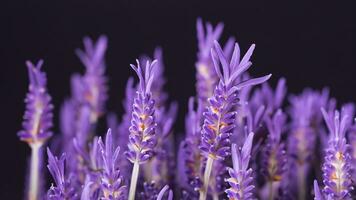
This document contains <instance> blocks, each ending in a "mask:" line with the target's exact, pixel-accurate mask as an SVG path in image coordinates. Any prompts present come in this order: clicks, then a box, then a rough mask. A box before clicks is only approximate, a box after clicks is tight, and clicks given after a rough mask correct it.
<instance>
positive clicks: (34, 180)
mask: <svg viewBox="0 0 356 200" xmlns="http://www.w3.org/2000/svg"><path fill="white" fill-rule="evenodd" d="M41 146H42V144H41V143H38V142H35V143H33V144H31V145H30V147H31V166H30V182H29V190H28V199H29V200H37V199H39V194H38V193H39V185H40V184H39V181H40V180H39V179H40V178H39V170H40V158H39V156H40V155H39V153H40V148H41Z"/></svg>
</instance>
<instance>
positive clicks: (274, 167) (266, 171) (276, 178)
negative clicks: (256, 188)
mask: <svg viewBox="0 0 356 200" xmlns="http://www.w3.org/2000/svg"><path fill="white" fill-rule="evenodd" d="M265 123H266V126H267V129H268V132H269V134H268V137H267V141H266V143H265V144H264V147H263V149H262V158H261V160H262V163H261V167H262V169H261V172H262V174H263V175H264V176H265V178H266V184H265V187H268V188H269V190H268V196H269V197H268V198H269V199H274V198H276V197H279V198H286V196H287V195H288V191H287V188H286V187H287V185H288V182H287V180H286V175H287V173H286V172H287V161H288V158H287V153H286V150H285V145H284V143H283V142H282V140H281V139H282V133H283V132H284V129H285V128H286V126H285V123H286V115H285V114H284V113H283V112H282V111H281V110H280V109H279V110H277V111H276V113H275V114H274V115H273V116H267V117H266V118H265ZM264 195H267V194H263V196H264Z"/></svg>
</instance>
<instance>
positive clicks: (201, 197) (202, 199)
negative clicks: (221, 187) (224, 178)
mask: <svg viewBox="0 0 356 200" xmlns="http://www.w3.org/2000/svg"><path fill="white" fill-rule="evenodd" d="M213 163H214V159H213V158H211V157H208V160H207V161H206V167H205V172H204V185H203V189H202V190H200V194H199V200H206V197H207V195H208V187H209V180H210V174H211V169H212V167H213Z"/></svg>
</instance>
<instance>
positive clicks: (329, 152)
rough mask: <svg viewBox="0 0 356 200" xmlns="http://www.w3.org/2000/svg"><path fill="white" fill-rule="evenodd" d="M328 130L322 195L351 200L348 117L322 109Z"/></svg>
mask: <svg viewBox="0 0 356 200" xmlns="http://www.w3.org/2000/svg"><path fill="white" fill-rule="evenodd" d="M322 113H323V116H324V120H325V123H326V125H327V127H328V129H329V133H330V135H329V144H328V147H327V149H326V155H325V158H324V159H325V161H324V164H323V168H322V170H323V183H324V185H325V186H324V190H323V192H324V194H325V196H328V197H330V198H332V199H351V194H350V192H351V190H353V187H352V181H351V156H350V153H349V150H348V148H349V145H348V144H347V143H346V138H345V133H346V131H347V130H348V128H349V127H350V120H349V119H348V118H349V116H347V115H345V114H344V113H342V115H341V116H340V113H339V112H338V111H335V112H329V113H327V112H326V111H325V109H323V108H322Z"/></svg>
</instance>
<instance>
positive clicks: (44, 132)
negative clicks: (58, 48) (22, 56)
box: [17, 60, 53, 200]
mask: <svg viewBox="0 0 356 200" xmlns="http://www.w3.org/2000/svg"><path fill="white" fill-rule="evenodd" d="M42 64H43V61H42V60H40V61H39V62H38V63H37V64H36V65H34V64H32V63H31V62H30V61H27V62H26V65H27V68H28V74H29V79H30V81H29V92H28V94H27V96H26V99H25V103H26V111H25V114H24V117H23V118H24V121H23V130H21V131H19V132H18V134H17V135H18V136H19V138H20V140H22V141H25V142H27V143H28V145H29V146H30V147H31V164H30V168H29V169H30V171H29V183H28V191H27V198H28V199H30V200H35V199H38V198H40V194H39V193H40V191H41V189H40V185H41V184H42V183H41V176H40V170H41V166H42V157H43V155H42V150H41V149H42V146H43V144H44V143H45V142H46V141H47V139H48V138H50V137H51V136H52V132H51V131H50V128H51V127H52V110H53V106H52V104H51V97H50V96H49V94H48V93H47V88H46V84H47V80H46V74H45V73H44V72H42V71H41V67H42Z"/></svg>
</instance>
